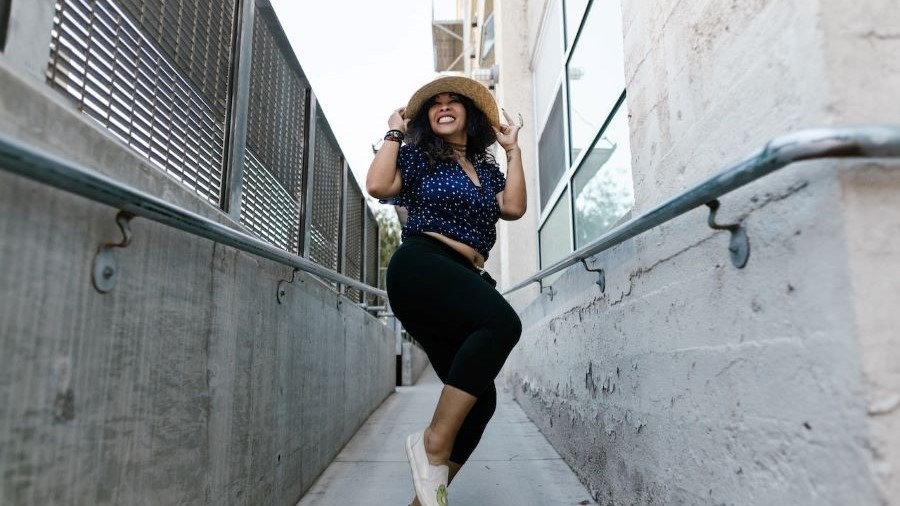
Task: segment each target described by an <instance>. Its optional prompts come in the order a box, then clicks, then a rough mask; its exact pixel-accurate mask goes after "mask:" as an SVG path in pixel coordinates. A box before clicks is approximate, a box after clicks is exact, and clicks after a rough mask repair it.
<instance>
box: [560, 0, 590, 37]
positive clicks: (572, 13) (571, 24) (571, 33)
mask: <svg viewBox="0 0 900 506" xmlns="http://www.w3.org/2000/svg"><path fill="white" fill-rule="evenodd" d="M587 3H588V0H566V3H565V10H566V47H567V48H568V47H569V46H571V45H572V42H573V41H574V40H575V34H577V33H578V27H579V26H580V25H581V20H582V19H583V18H584V8H585V7H587Z"/></svg>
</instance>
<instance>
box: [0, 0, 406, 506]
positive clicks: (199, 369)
mask: <svg viewBox="0 0 900 506" xmlns="http://www.w3.org/2000/svg"><path fill="white" fill-rule="evenodd" d="M15 3H19V4H21V3H23V2H14V4H15ZM23 75H24V76H25V78H24V79H20V78H19V77H18V76H23ZM0 90H2V93H0V132H2V133H3V134H4V135H9V136H13V137H17V138H20V139H23V140H26V141H27V142H29V143H32V144H33V145H35V146H38V147H40V148H43V149H46V150H48V151H50V152H53V153H57V154H61V155H63V156H65V157H67V158H70V159H72V160H74V161H76V162H78V163H81V164H83V165H86V166H88V167H92V168H95V169H96V170H98V171H101V172H103V173H105V174H107V175H109V176H111V177H114V178H115V179H118V180H120V181H123V182H125V183H126V184H129V185H131V186H134V187H137V188H139V189H141V190H144V191H146V192H148V193H151V194H154V195H156V196H159V197H162V198H164V199H166V200H169V201H171V202H173V203H175V204H177V205H180V206H182V207H185V208H187V209H189V210H191V211H193V212H196V213H199V214H201V215H204V216H207V217H210V218H211V219H214V220H217V221H219V222H221V223H226V224H230V225H231V226H237V225H235V224H234V223H232V222H231V221H230V219H229V218H228V217H227V216H226V215H225V214H223V213H221V212H220V211H218V210H216V209H213V208H212V207H211V206H209V205H208V204H206V203H204V202H202V201H201V200H200V199H199V198H197V197H195V196H194V195H192V194H191V193H190V192H189V191H188V190H186V189H184V188H183V187H181V186H180V185H179V184H178V183H176V182H175V181H173V180H171V179H170V178H168V177H167V176H166V175H165V174H163V173H162V172H160V171H159V170H158V169H156V168H154V167H151V166H149V165H148V164H147V163H145V162H143V161H142V160H141V159H139V158H138V157H136V156H135V155H133V154H132V153H131V151H130V150H129V149H128V148H126V147H125V146H122V145H121V144H120V143H119V142H117V141H116V140H114V139H112V138H111V137H110V136H109V135H108V134H106V133H105V132H103V131H102V130H101V129H100V128H98V127H96V126H95V124H94V123H92V122H91V120H89V119H87V117H86V116H84V115H81V114H79V113H78V112H77V111H75V110H74V108H73V106H72V105H70V104H69V103H67V102H66V101H65V100H64V99H61V98H60V97H57V96H56V95H55V93H53V92H52V91H51V90H49V89H47V88H46V86H44V85H43V84H42V83H40V81H39V80H35V79H33V78H32V76H31V75H29V74H27V73H24V72H23V71H22V69H21V68H20V67H18V66H17V65H13V64H9V62H8V60H6V59H4V58H0ZM115 215H116V210H114V209H111V208H108V207H105V206H102V205H98V204H95V203H92V202H90V201H87V200H85V199H82V198H80V197H75V196H72V195H69V194H66V193H64V192H61V191H57V190H51V189H49V188H47V187H44V186H41V185H39V184H35V183H31V182H29V181H27V180H24V179H22V178H19V177H16V176H12V175H10V174H6V173H2V172H0V261H2V263H3V266H4V267H3V269H2V270H0V350H2V353H0V503H2V504H281V505H288V504H295V503H296V501H297V500H299V498H300V497H301V495H302V493H303V492H304V491H305V490H306V489H308V487H310V486H311V485H312V483H313V481H314V480H315V479H316V477H317V476H318V475H319V473H320V472H321V471H322V470H323V469H324V468H325V467H326V466H327V465H328V464H329V463H330V462H331V460H332V458H333V457H334V455H336V454H337V453H338V451H340V449H341V448H342V446H343V445H344V444H345V443H346V442H347V441H348V440H349V438H350V437H351V436H352V435H353V434H354V432H355V431H356V429H357V428H358V426H359V425H360V424H361V423H362V422H363V421H364V420H365V419H366V417H367V416H368V415H369V413H371V411H372V410H374V409H375V408H376V407H377V406H378V405H379V404H380V403H381V401H382V400H383V399H384V398H385V397H386V396H387V395H389V394H390V393H391V392H392V391H393V386H394V382H395V355H394V336H393V333H392V332H389V331H388V330H387V329H386V328H385V327H384V326H383V325H382V324H381V323H379V322H378V321H377V320H375V319H374V318H373V317H371V316H370V315H368V314H367V313H366V312H365V311H363V310H362V309H360V308H359V307H357V306H356V305H355V304H353V303H350V302H348V301H347V300H346V299H342V298H340V297H338V296H337V294H335V293H334V292H333V291H332V290H331V289H330V288H328V287H326V286H325V285H323V284H322V283H320V282H319V281H317V280H315V279H313V278H311V277H307V276H299V280H298V281H295V283H294V284H293V285H292V286H291V287H290V288H289V289H288V293H287V301H286V303H285V304H282V305H279V304H278V303H277V301H276V286H277V283H278V282H279V280H281V279H286V278H289V277H290V271H291V269H290V268H288V267H285V266H281V265H277V264H275V263H273V262H269V261H266V260H262V259H259V258H256V257H253V256H251V255H247V254H244V253H240V252H237V251H235V250H233V249H231V248H227V247H223V246H219V245H216V244H214V243H212V242H210V241H208V240H205V239H199V238H193V237H191V236H189V235H187V234H185V233H182V232H180V231H175V230H171V229H168V228H166V227H163V226H161V225H157V224H154V223H152V222H149V221H147V220H143V219H140V218H138V219H135V220H133V222H132V230H133V232H134V239H133V242H132V244H131V246H129V247H128V248H127V249H124V250H119V251H117V252H116V256H117V258H118V261H119V269H120V272H119V276H120V279H119V281H118V286H117V287H116V288H115V289H114V290H113V291H112V292H111V293H108V294H100V293H98V292H96V291H94V289H93V288H92V286H91V281H90V271H91V265H92V261H93V256H94V253H95V251H96V249H97V247H98V245H100V244H102V243H104V242H107V241H111V240H118V238H119V237H120V235H119V232H118V230H117V228H116V226H115V223H114V216H115Z"/></svg>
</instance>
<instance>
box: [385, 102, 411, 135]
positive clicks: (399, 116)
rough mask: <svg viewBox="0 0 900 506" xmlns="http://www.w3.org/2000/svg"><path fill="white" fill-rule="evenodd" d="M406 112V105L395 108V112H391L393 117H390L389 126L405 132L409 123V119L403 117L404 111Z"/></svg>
mask: <svg viewBox="0 0 900 506" xmlns="http://www.w3.org/2000/svg"><path fill="white" fill-rule="evenodd" d="M405 112H406V107H401V108H399V109H394V112H393V113H391V117H390V118H388V128H389V129H391V130H400V131H401V132H403V133H404V134H405V133H406V127H407V125H409V120H408V119H404V118H403V113H405Z"/></svg>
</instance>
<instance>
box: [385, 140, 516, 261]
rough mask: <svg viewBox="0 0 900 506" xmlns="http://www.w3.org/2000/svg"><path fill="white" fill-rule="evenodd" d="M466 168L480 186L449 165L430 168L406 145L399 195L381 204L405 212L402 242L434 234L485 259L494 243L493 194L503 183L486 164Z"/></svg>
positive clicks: (495, 207) (496, 211)
mask: <svg viewBox="0 0 900 506" xmlns="http://www.w3.org/2000/svg"><path fill="white" fill-rule="evenodd" d="M472 165H473V166H474V167H475V173H476V174H478V181H479V182H480V183H481V186H476V185H475V183H474V182H472V180H471V179H469V176H468V175H467V174H466V173H465V171H463V169H462V167H461V166H460V165H459V163H457V162H455V161H454V162H441V163H436V164H435V165H434V166H433V167H430V166H429V163H428V158H427V157H426V156H425V152H424V151H422V149H420V148H419V147H418V146H415V145H411V144H406V145H404V146H402V147H401V148H400V154H399V155H398V157H397V166H398V167H399V169H400V178H401V181H402V187H401V189H400V195H399V196H397V197H395V198H393V199H388V200H386V201H382V202H383V203H388V204H394V205H398V206H403V207H405V208H406V209H407V211H408V218H407V221H406V226H404V227H403V234H402V238H403V239H405V238H407V237H409V236H412V235H417V234H421V233H422V232H437V233H439V234H441V235H443V236H446V237H449V238H451V239H455V240H457V241H459V242H461V243H463V244H468V245H469V246H471V247H473V248H475V250H477V251H478V252H479V253H481V255H482V256H483V257H484V258H485V259H487V257H488V252H489V251H490V250H491V248H492V247H493V246H494V242H496V240H497V228H496V224H497V220H499V219H500V206H499V204H497V194H498V193H500V192H501V191H503V188H504V187H505V186H506V178H505V177H504V176H503V173H502V172H500V167H499V166H497V165H496V164H494V163H491V162H489V161H487V160H473V162H472Z"/></svg>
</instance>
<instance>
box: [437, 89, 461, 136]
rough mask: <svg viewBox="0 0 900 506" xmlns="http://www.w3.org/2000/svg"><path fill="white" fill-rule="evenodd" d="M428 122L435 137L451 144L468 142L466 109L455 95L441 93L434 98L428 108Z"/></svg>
mask: <svg viewBox="0 0 900 506" xmlns="http://www.w3.org/2000/svg"><path fill="white" fill-rule="evenodd" d="M428 122H429V123H430V124H431V130H432V131H433V132H434V133H435V135H437V136H439V137H441V138H443V139H444V140H446V141H449V142H455V143H457V144H465V142H466V107H465V106H464V105H463V103H462V102H461V101H460V100H459V96H458V95H456V94H453V93H441V94H440V95H436V96H435V97H434V103H433V104H432V105H431V107H429V108H428Z"/></svg>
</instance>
